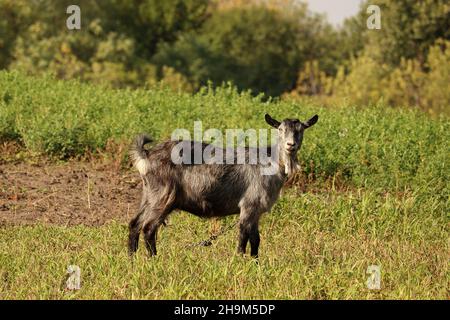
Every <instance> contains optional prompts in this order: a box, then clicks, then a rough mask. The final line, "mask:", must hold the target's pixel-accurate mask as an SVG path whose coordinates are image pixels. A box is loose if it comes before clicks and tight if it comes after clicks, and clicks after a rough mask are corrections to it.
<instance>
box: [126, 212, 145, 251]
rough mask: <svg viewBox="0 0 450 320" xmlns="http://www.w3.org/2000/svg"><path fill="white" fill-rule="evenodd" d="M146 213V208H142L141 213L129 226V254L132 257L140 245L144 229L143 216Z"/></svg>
mask: <svg viewBox="0 0 450 320" xmlns="http://www.w3.org/2000/svg"><path fill="white" fill-rule="evenodd" d="M143 212H144V208H143V207H141V209H140V210H139V212H138V213H137V214H136V216H135V217H134V218H133V219H131V221H130V223H129V225H128V230H129V234H128V254H129V255H130V256H132V255H133V254H134V253H135V252H136V251H137V249H138V245H139V235H140V233H141V229H142V221H141V216H142V214H143Z"/></svg>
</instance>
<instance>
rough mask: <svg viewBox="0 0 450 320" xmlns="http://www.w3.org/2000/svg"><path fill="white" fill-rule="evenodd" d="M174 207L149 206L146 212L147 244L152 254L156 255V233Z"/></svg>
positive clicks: (145, 237) (145, 232)
mask: <svg viewBox="0 0 450 320" xmlns="http://www.w3.org/2000/svg"><path fill="white" fill-rule="evenodd" d="M171 211H172V207H170V206H169V207H164V208H160V207H159V208H149V209H147V212H146V213H145V217H146V219H145V224H144V228H143V233H144V240H145V246H146V247H147V250H148V252H149V254H150V256H154V255H156V234H157V232H158V227H159V226H160V225H161V224H163V223H164V221H165V220H166V218H167V216H168V215H169V214H170V212H171Z"/></svg>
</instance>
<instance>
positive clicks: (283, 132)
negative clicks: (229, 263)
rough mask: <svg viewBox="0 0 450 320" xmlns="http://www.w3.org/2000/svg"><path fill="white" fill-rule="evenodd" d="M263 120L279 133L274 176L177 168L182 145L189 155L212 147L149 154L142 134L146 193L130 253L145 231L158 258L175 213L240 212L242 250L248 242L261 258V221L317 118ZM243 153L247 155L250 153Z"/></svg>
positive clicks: (246, 169) (167, 147) (166, 147)
mask: <svg viewBox="0 0 450 320" xmlns="http://www.w3.org/2000/svg"><path fill="white" fill-rule="evenodd" d="M265 120H266V122H267V123H268V124H269V125H271V126H272V127H274V128H276V129H277V130H278V143H277V144H275V145H272V146H269V147H266V148H267V149H268V151H269V152H272V153H274V152H277V153H278V155H279V156H278V159H277V160H275V161H277V163H276V164H277V170H276V172H274V174H271V175H265V174H262V173H261V164H260V163H258V164H248V163H244V164H234V163H233V164H220V163H219V164H214V163H213V164H207V163H204V162H202V163H200V164H184V163H182V164H176V163H174V162H173V161H172V160H171V159H172V158H171V153H172V149H173V148H174V147H175V146H176V145H177V144H178V143H184V144H185V147H186V146H187V147H188V150H190V151H191V152H194V149H195V148H198V147H199V144H200V146H201V148H202V149H201V150H204V149H205V148H206V147H208V146H209V145H208V144H207V143H202V142H196V141H191V140H184V141H172V140H169V141H165V142H162V143H161V144H159V145H157V146H155V147H153V148H152V149H151V150H147V149H145V148H144V145H145V144H147V143H149V142H152V141H151V139H150V138H149V137H148V136H146V135H143V134H141V135H139V136H137V137H136V139H135V141H134V145H133V147H132V149H131V153H130V154H131V157H132V159H133V162H134V166H135V167H136V168H137V170H138V171H139V173H140V175H141V178H142V181H143V193H142V200H141V205H140V209H139V211H138V213H137V214H136V216H135V217H134V218H133V219H132V220H131V221H130V223H129V239H128V250H129V254H130V255H133V254H134V253H135V252H136V251H137V248H138V242H139V235H140V233H141V231H142V232H143V234H144V239H145V244H146V247H147V250H148V252H149V254H150V256H152V255H156V233H157V229H158V227H159V226H160V225H161V224H164V223H165V220H166V218H167V217H168V215H169V214H170V213H171V212H172V211H173V210H175V209H179V210H184V211H187V212H189V213H192V214H194V215H197V216H199V217H203V218H210V217H222V216H227V215H234V214H240V218H239V245H238V252H240V253H242V254H245V252H246V247H247V243H248V242H250V247H251V252H250V253H251V256H253V257H258V249H259V243H260V236H259V230H258V224H259V220H260V217H261V215H262V213H264V212H268V211H270V209H271V207H272V206H273V205H274V203H275V202H276V200H277V199H278V197H279V194H280V190H281V188H282V186H283V184H284V182H285V181H286V179H287V178H288V176H290V175H292V174H293V173H294V172H295V171H296V170H297V169H298V162H297V152H298V151H299V149H300V147H301V145H302V141H303V133H304V130H305V129H307V128H309V127H311V126H312V125H314V124H315V123H316V122H317V120H318V116H317V115H315V116H313V117H312V118H311V119H309V120H308V121H306V122H301V121H299V120H298V119H285V120H283V121H282V122H279V121H277V120H275V119H273V118H272V117H271V116H270V115H268V114H266V115H265ZM244 149H245V152H247V153H248V152H249V150H250V148H248V147H245V148H244Z"/></svg>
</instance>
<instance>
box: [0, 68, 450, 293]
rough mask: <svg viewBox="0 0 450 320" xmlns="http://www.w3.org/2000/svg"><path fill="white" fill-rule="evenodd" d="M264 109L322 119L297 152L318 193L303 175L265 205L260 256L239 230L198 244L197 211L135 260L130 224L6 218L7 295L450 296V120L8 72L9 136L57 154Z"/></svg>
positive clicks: (204, 231) (1, 251) (257, 121)
mask: <svg viewBox="0 0 450 320" xmlns="http://www.w3.org/2000/svg"><path fill="white" fill-rule="evenodd" d="M265 112H269V113H271V114H272V115H273V116H275V117H279V118H284V117H293V116H298V117H300V118H301V119H303V120H305V119H306V118H307V117H309V116H311V115H313V114H315V113H318V114H319V116H320V119H319V122H318V123H317V125H315V126H314V128H313V129H310V130H309V132H307V133H306V134H305V139H304V144H303V147H302V150H301V153H300V156H299V158H300V160H301V163H302V171H303V175H302V177H306V176H307V177H309V178H308V181H310V183H312V184H313V185H314V186H317V188H310V189H314V190H316V191H315V192H310V193H304V194H303V193H300V192H299V188H297V187H295V186H294V188H292V189H289V190H287V191H286V192H285V194H284V195H283V196H282V197H281V198H280V200H279V201H278V203H277V204H276V206H275V207H274V209H273V211H272V212H271V213H270V214H267V215H265V216H264V217H263V219H262V225H261V237H262V244H261V249H260V255H261V257H260V261H259V264H256V263H255V262H254V261H252V260H251V259H250V258H249V257H241V256H239V255H237V254H236V253H235V251H236V241H237V230H233V231H230V232H227V233H226V234H225V235H223V236H222V237H220V238H219V239H218V240H217V241H216V242H215V243H214V244H213V246H211V247H207V248H189V249H186V248H185V245H187V244H189V243H192V242H195V241H199V240H203V239H204V238H207V237H208V236H209V231H210V229H211V226H210V224H211V222H210V221H204V220H199V219H197V218H195V217H193V216H191V215H188V214H186V213H175V214H173V216H172V218H171V221H170V226H168V227H166V228H162V230H161V232H160V234H159V241H158V249H159V254H158V256H157V257H155V258H151V259H149V258H148V257H147V255H146V252H145V249H144V248H143V247H142V244H141V248H140V250H139V252H138V255H137V257H136V259H135V260H134V261H133V262H132V261H131V260H130V259H129V258H128V256H127V252H126V237H127V228H126V225H124V224H121V223H119V222H112V223H109V224H107V225H104V226H102V227H88V226H76V227H70V228H69V227H64V226H48V225H34V226H16V227H12V226H7V227H1V228H0V299H12V298H19V299H24V298H33V299H43V298H57V299H73V298H98V299H100V298H150V299H160V298H169V299H178V298H181V299H193V298H200V299H203V298H205V299H206V298H211V299H213V298H224V299H229V298H237V299H251V298H262V299H266V298H267V299H268V298H275V299H285V298H286V299H302V298H306V299H350V298H352V299H354V298H362V299H385V298H391V299H405V298H412V299H419V298H424V299H448V297H449V288H450V283H449V282H450V274H449V266H448V262H449V258H450V255H449V252H450V250H449V234H448V227H449V215H448V214H449V212H450V210H449V209H450V208H449V181H450V176H449V175H450V170H449V150H450V148H449V147H450V146H449V141H450V123H449V121H448V119H446V118H440V119H434V120H433V119H430V118H428V117H427V116H425V115H423V114H421V113H418V112H414V111H408V110H403V109H386V108H383V107H382V106H372V107H367V108H365V109H356V108H354V107H352V106H342V107H337V108H334V109H326V108H322V107H318V106H314V105H310V104H302V103H299V102H294V101H281V102H267V103H264V102H261V101H260V100H259V99H258V98H253V97H251V96H250V95H248V94H238V93H237V92H236V91H235V90H234V89H233V88H221V89H217V90H215V91H213V90H208V89H205V90H203V91H202V92H200V93H198V94H196V95H194V96H191V95H187V94H182V93H180V94H177V93H173V92H171V91H168V90H166V89H163V88H153V89H149V90H137V91H127V90H122V91H121V90H109V89H105V88H101V87H96V86H90V85H87V84H80V83H78V82H76V81H67V82H62V81H55V80H53V79H51V78H40V79H39V78H31V77H26V76H23V75H21V74H18V73H7V72H0V139H2V140H15V141H20V142H21V143H23V145H24V146H25V147H26V149H27V150H28V151H29V152H37V153H40V154H44V155H49V156H51V157H57V158H66V157H70V156H77V155H82V154H84V153H85V152H86V151H89V152H95V151H96V150H99V151H101V150H103V149H104V148H105V147H106V143H107V141H108V140H111V139H112V140H113V141H115V142H118V143H120V142H123V141H127V142H128V141H130V138H131V137H132V136H133V135H134V134H136V133H138V132H142V131H146V132H149V133H151V134H152V135H153V136H154V137H155V138H156V139H157V140H160V139H163V138H166V137H169V136H170V133H171V132H172V130H174V129H175V128H187V129H189V130H192V129H193V121H195V120H202V121H203V127H204V128H209V127H215V128H219V129H225V128H236V127H242V128H265V127H266V125H265V124H264V121H263V116H264V113H265ZM332 182H336V183H339V184H340V185H341V186H345V187H344V188H339V187H336V188H335V187H334V186H335V185H334V184H332ZM325 185H328V186H329V185H331V186H332V187H327V188H324V187H323V186H325ZM137 201H138V199H137ZM61 205H64V204H61ZM234 219H236V217H231V218H228V219H226V220H224V221H223V222H222V224H223V225H229V224H231V223H232V222H233V221H234ZM70 264H76V265H78V266H80V268H81V276H82V287H81V289H80V290H79V291H67V290H65V289H64V280H65V276H66V269H67V266H68V265H70ZM372 264H376V265H380V267H381V287H382V288H381V290H379V291H377V290H369V289H367V287H366V279H367V277H368V275H367V274H366V270H367V267H368V266H369V265H372Z"/></svg>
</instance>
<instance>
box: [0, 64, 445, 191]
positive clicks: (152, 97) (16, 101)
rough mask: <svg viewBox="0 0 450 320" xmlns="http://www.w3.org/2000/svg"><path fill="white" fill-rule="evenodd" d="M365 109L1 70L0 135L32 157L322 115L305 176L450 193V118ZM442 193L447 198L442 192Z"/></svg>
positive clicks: (224, 90) (307, 148)
mask: <svg viewBox="0 0 450 320" xmlns="http://www.w3.org/2000/svg"><path fill="white" fill-rule="evenodd" d="M383 107H384V106H383V105H380V106H378V107H371V106H366V107H365V108H364V109H362V110H358V109H356V108H354V107H351V106H347V107H341V108H337V109H327V108H323V107H316V106H314V105H310V104H301V103H299V102H297V101H296V100H289V101H272V102H261V97H252V96H251V95H250V94H249V93H248V92H246V93H242V94H239V93H238V91H237V90H236V88H234V87H230V86H224V87H219V88H216V89H213V88H211V87H209V88H203V89H201V90H200V91H199V92H198V93H196V94H194V95H190V94H187V93H184V92H182V91H179V92H177V93H175V92H172V91H171V90H169V89H167V88H165V87H161V86H159V85H158V86H155V87H153V88H150V89H147V90H141V89H140V90H133V91H131V90H111V89H106V88H104V87H96V86H92V85H86V84H81V83H79V82H77V81H55V80H53V79H51V78H49V77H47V78H44V79H39V78H33V77H25V76H23V75H21V74H19V73H16V72H13V73H8V72H1V73H0V137H1V139H2V140H8V139H9V140H11V139H15V140H19V141H21V142H22V143H23V144H24V145H25V146H26V147H27V148H28V149H29V150H30V151H33V152H38V153H42V154H47V155H52V156H56V157H60V158H67V157H72V156H76V155H81V154H83V153H85V152H86V151H93V152H95V151H96V150H97V149H103V148H105V146H106V144H107V142H108V141H110V140H114V141H115V142H121V141H130V139H132V137H133V136H134V135H136V134H137V133H140V132H148V133H150V134H151V135H152V136H153V137H154V138H155V139H156V140H161V139H165V138H169V137H170V135H171V133H172V131H173V130H174V129H176V128H187V129H188V130H190V131H191V130H192V128H193V127H192V126H193V122H194V121H195V120H202V121H203V128H218V129H221V130H224V129H226V128H244V129H247V128H264V127H266V125H265V124H264V120H263V119H264V113H265V112H269V113H271V114H273V115H274V117H278V118H284V117H293V116H297V117H299V118H300V119H303V120H304V119H306V118H307V117H310V116H311V115H313V114H316V113H317V114H319V116H320V125H318V126H316V128H315V129H314V130H312V131H311V132H310V133H308V135H307V137H306V138H305V139H306V141H305V143H304V147H303V148H302V152H301V155H300V158H301V161H302V162H303V172H304V173H305V174H307V175H312V176H314V177H316V178H318V179H322V178H323V179H329V178H333V177H340V179H344V180H346V181H348V182H349V183H351V184H354V185H356V186H361V187H364V186H372V187H379V188H383V189H386V188H393V189H395V190H402V189H403V188H406V187H408V188H413V187H414V188H415V187H417V188H419V187H420V185H421V183H422V182H423V181H426V182H427V183H429V184H430V185H431V186H430V189H433V190H435V191H436V192H437V193H438V194H441V192H443V191H444V190H448V181H450V177H449V171H448V170H447V169H448V168H447V167H448V160H449V159H448V141H450V139H449V138H450V137H449V132H450V130H449V129H450V128H449V121H448V120H447V119H446V118H441V119H440V120H432V119H429V118H428V117H427V116H426V115H423V114H420V113H417V112H413V111H398V110H394V109H392V110H391V109H386V108H383ZM442 194H444V193H442Z"/></svg>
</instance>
